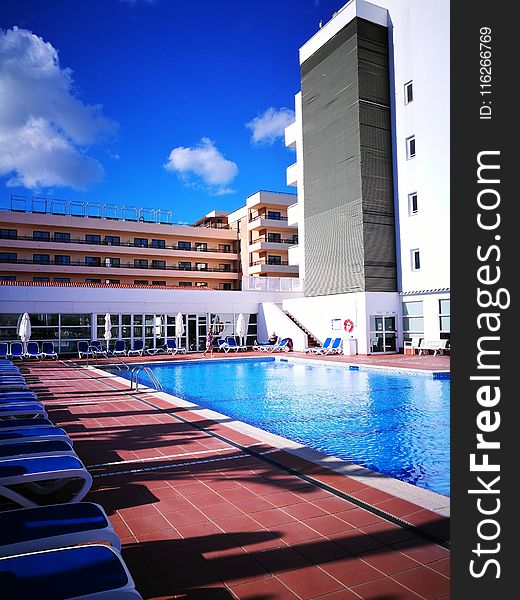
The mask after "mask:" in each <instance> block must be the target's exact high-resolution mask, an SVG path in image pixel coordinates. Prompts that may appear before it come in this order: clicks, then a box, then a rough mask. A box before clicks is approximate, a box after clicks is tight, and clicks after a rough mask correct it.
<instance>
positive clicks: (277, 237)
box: [267, 233, 282, 243]
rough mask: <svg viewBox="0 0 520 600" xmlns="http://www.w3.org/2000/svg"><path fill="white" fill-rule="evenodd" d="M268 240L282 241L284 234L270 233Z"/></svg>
mask: <svg viewBox="0 0 520 600" xmlns="http://www.w3.org/2000/svg"><path fill="white" fill-rule="evenodd" d="M267 241H268V242H276V243H280V242H281V241H282V234H281V233H268V234H267Z"/></svg>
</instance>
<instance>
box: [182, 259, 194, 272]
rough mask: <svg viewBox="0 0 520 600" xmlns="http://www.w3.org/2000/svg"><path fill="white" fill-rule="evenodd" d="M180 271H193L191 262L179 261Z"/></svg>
mask: <svg viewBox="0 0 520 600" xmlns="http://www.w3.org/2000/svg"><path fill="white" fill-rule="evenodd" d="M179 269H180V270H181V271H191V262H186V261H182V260H180V261H179Z"/></svg>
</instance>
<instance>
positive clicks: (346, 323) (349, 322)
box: [343, 319, 354, 333]
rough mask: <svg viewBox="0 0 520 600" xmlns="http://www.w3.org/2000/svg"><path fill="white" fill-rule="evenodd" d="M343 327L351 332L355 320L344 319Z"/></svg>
mask: <svg viewBox="0 0 520 600" xmlns="http://www.w3.org/2000/svg"><path fill="white" fill-rule="evenodd" d="M343 329H344V330H345V331H347V332H348V333H350V332H351V331H353V329H354V322H353V321H352V320H351V319H345V320H344V321H343Z"/></svg>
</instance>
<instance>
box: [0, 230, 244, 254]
mask: <svg viewBox="0 0 520 600" xmlns="http://www.w3.org/2000/svg"><path fill="white" fill-rule="evenodd" d="M1 240H5V241H7V242H8V243H7V244H2V242H1ZM16 242H34V243H36V244H43V245H45V246H47V245H49V249H51V246H52V245H53V244H57V246H56V248H55V249H57V250H59V251H60V252H61V251H63V250H64V248H63V246H64V245H65V244H71V245H75V244H79V245H82V246H93V247H96V246H99V247H101V248H103V251H104V250H105V249H106V248H107V247H111V248H121V249H126V248H139V250H138V252H139V253H141V252H142V251H143V250H145V251H146V252H149V251H151V252H155V251H160V250H162V251H164V250H178V251H180V252H197V253H199V252H216V253H218V254H228V255H230V257H231V258H238V255H237V253H236V252H235V251H234V250H232V249H230V250H224V249H222V248H208V247H207V246H195V245H193V246H192V247H190V248H186V247H185V246H179V245H177V244H165V245H164V246H162V247H160V246H152V243H151V240H150V241H149V244H148V245H147V246H142V245H140V244H135V243H134V242H119V243H113V242H106V241H105V240H99V241H93V240H87V239H85V238H68V239H59V238H54V237H53V238H50V237H49V238H48V239H46V238H40V237H34V236H32V235H17V236H16V237H11V236H6V235H1V234H0V245H6V246H9V247H11V248H13V247H19V248H33V247H34V244H17V243H16ZM82 250H84V249H82ZM115 251H116V250H111V252H115ZM123 251H124V252H125V251H126V250H123ZM126 252H127V251H126ZM127 253H128V252H127ZM231 255H234V256H231Z"/></svg>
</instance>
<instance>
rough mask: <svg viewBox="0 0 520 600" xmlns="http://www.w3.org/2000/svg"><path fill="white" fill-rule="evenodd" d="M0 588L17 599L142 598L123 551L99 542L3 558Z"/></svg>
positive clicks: (107, 599) (117, 599)
mask: <svg viewBox="0 0 520 600" xmlns="http://www.w3.org/2000/svg"><path fill="white" fill-rule="evenodd" d="M0 589H1V590H2V593H3V594H4V595H5V598H16V600H35V599H37V600H62V599H64V598H67V599H69V600H74V599H79V598H81V600H94V599H96V600H119V599H120V600H130V599H134V598H135V600H142V596H141V595H140V594H139V593H138V592H137V591H136V589H135V584H134V581H133V579H132V576H131V575H130V573H129V571H128V568H127V566H126V565H125V563H124V561H123V559H122V558H121V555H120V554H119V552H118V551H117V550H115V549H114V548H110V547H109V546H103V545H99V544H91V545H87V546H75V547H69V548H58V549H54V550H44V551H41V552H31V553H29V554H19V555H17V556H9V557H5V558H0Z"/></svg>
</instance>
